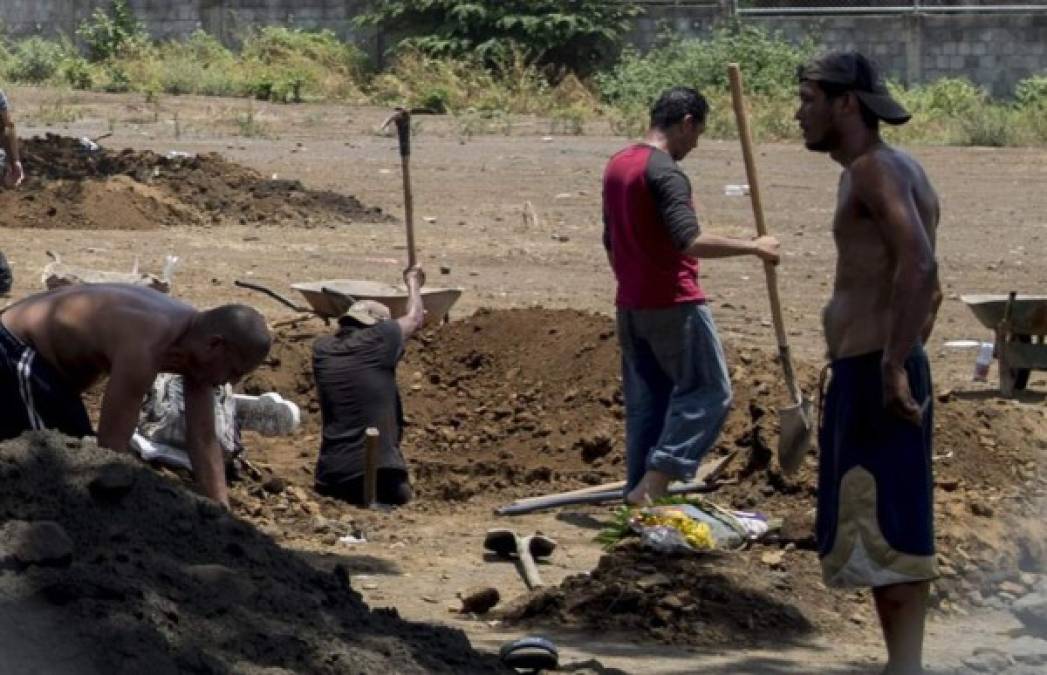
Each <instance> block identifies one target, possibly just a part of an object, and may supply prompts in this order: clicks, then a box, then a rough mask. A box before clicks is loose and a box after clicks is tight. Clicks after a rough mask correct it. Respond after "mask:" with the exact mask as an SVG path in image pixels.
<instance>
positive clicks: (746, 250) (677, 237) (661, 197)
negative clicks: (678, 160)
mask: <svg viewBox="0 0 1047 675" xmlns="http://www.w3.org/2000/svg"><path fill="white" fill-rule="evenodd" d="M649 173H650V174H652V175H649V177H648V179H649V180H650V184H651V194H652V195H653V197H654V202H655V204H656V205H657V207H658V211H659V213H660V214H661V216H662V220H663V221H665V225H666V227H667V228H668V230H669V236H670V238H671V239H672V240H673V243H674V244H675V245H676V247H677V249H678V250H680V251H681V252H682V253H683V254H684V255H689V256H692V257H695V258H731V257H735V256H742V255H754V256H757V257H759V258H761V259H763V260H765V261H767V262H770V263H774V264H777V262H778V260H779V254H778V246H779V245H778V240H777V239H775V238H774V237H759V238H757V239H751V240H750V239H735V238H733V237H724V236H721V235H718V234H712V233H707V232H702V229H701V226H700V225H699V223H698V215H697V214H696V213H695V210H694V205H693V202H692V199H691V185H690V182H689V181H688V180H687V177H686V176H684V174H683V172H682V171H680V170H679V169H676V168H673V169H671V170H670V169H666V168H665V167H663V166H654V167H651V168H650V169H649Z"/></svg>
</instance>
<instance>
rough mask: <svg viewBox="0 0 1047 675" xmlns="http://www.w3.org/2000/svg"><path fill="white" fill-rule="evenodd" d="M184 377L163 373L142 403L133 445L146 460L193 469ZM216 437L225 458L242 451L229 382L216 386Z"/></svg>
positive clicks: (132, 441) (234, 404)
mask: <svg viewBox="0 0 1047 675" xmlns="http://www.w3.org/2000/svg"><path fill="white" fill-rule="evenodd" d="M182 391H183V387H182V376H181V375H173V374H171V373H161V374H160V375H158V376H157V378H156V381H154V382H153V388H152V389H151V390H150V391H149V394H148V396H146V399H145V402H144V403H143V404H142V410H141V412H140V414H139V418H138V430H137V432H136V433H135V434H134V436H133V437H132V439H131V445H132V447H133V448H134V449H135V450H136V451H137V452H138V453H139V454H140V455H141V456H142V459H144V460H146V461H159V462H162V463H164V464H168V465H171V466H176V467H181V468H184V469H192V463H191V462H190V461H189V455H188V452H187V445H186V440H185V439H186V425H185V397H184V395H183V393H182ZM214 422H215V439H216V440H217V441H218V445H219V446H220V447H221V448H222V452H223V454H225V455H226V457H233V456H236V455H237V454H239V452H240V450H241V446H240V439H239V434H238V433H237V429H236V403H235V401H234V399H233V388H232V387H231V386H229V385H228V384H226V385H223V386H221V387H216V388H215V413H214Z"/></svg>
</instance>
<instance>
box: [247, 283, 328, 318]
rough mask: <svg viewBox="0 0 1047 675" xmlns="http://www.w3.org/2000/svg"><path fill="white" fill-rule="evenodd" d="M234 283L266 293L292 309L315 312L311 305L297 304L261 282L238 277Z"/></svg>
mask: <svg viewBox="0 0 1047 675" xmlns="http://www.w3.org/2000/svg"><path fill="white" fill-rule="evenodd" d="M233 285H234V286H239V287H240V288H249V289H251V290H252V291H258V292H259V293H265V294H266V295H268V296H269V297H270V298H272V299H274V300H276V301H277V302H279V303H281V304H283V305H286V306H288V307H290V308H291V309H293V310H294V311H296V312H309V313H313V310H312V309H311V308H309V307H302V306H301V305H297V304H295V303H293V302H291V301H290V300H288V299H287V298H285V297H284V296H282V295H280V294H279V293H277V292H276V291H274V290H270V289H268V288H266V287H265V286H262V285H260V284H252V283H250V282H248V281H240V280H239V279H237V280H235V281H234V282H233Z"/></svg>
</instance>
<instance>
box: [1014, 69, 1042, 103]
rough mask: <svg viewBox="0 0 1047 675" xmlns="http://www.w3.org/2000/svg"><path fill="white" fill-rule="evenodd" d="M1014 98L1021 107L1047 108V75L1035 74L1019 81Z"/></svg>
mask: <svg viewBox="0 0 1047 675" xmlns="http://www.w3.org/2000/svg"><path fill="white" fill-rule="evenodd" d="M1014 98H1015V100H1017V101H1018V105H1019V106H1021V107H1033V108H1041V109H1047V75H1034V76H1032V77H1028V78H1026V79H1024V80H1022V81H1021V82H1019V83H1018V84H1017V86H1015V88H1014Z"/></svg>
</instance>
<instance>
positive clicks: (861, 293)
mask: <svg viewBox="0 0 1047 675" xmlns="http://www.w3.org/2000/svg"><path fill="white" fill-rule="evenodd" d="M799 83H800V91H799V94H800V107H799V109H798V110H797V112H796V119H797V120H798V121H799V123H800V128H801V129H802V130H803V137H804V143H805V145H806V146H807V149H808V150H812V151H815V152H825V153H829V156H830V157H832V158H833V159H834V160H835V161H836V162H838V163H839V164H840V165H841V166H843V169H844V170H843V175H842V176H841V177H840V185H839V191H838V194H837V200H836V214H835V216H834V218H833V237H834V239H835V241H836V248H837V254H838V256H837V264H836V283H835V285H834V287H833V295H832V299H831V300H830V301H829V304H828V306H827V307H826V308H825V313H824V316H823V321H824V327H825V339H826V342H827V343H828V348H829V357H830V359H831V360H832V366H831V367H832V381H831V382H830V384H829V390H828V393H827V395H826V398H825V404H824V405H825V407H824V411H823V414H822V420H823V421H822V428H821V430H820V434H819V436H820V437H819V445H820V446H821V456H820V462H819V484H818V522H817V525H816V529H817V534H818V546H819V556H820V557H821V560H822V571H823V574H824V576H825V581H826V583H827V584H829V585H834V586H864V587H872V589H873V597H874V599H875V602H876V610H877V613H878V614H879V616H880V624H881V626H882V628H883V634H884V639H885V641H886V643H887V653H888V662H887V666H886V668H885V670H884V673H886V674H889V675H914V674H917V673H922V672H923V666H922V651H923V630H924V617H925V613H926V605H927V593H928V589H929V585H930V584H929V582H930V580H931V579H933V578H935V577H936V576H937V570H936V567H935V554H934V523H933V503H932V499H933V498H932V486H933V482H932V478H931V431H932V429H933V422H932V409H931V400H932V390H931V373H930V368H929V366H928V362H927V355H926V353H925V352H924V349H923V343H924V342H925V341H926V340H927V338H928V337H929V336H930V332H931V329H932V328H933V326H934V318H935V315H936V313H937V310H938V305H939V304H940V302H941V291H940V288H939V285H938V273H937V263H936V262H935V257H934V243H935V234H936V230H937V227H938V196H937V195H936V194H935V192H934V188H933V187H931V183H930V181H929V180H928V178H927V175H926V174H925V173H924V171H923V169H922V168H921V167H920V165H919V164H918V163H917V162H916V161H915V160H914V159H913V158H912V157H910V156H909V155H907V154H905V153H903V152H901V151H899V150H897V149H895V148H892V147H890V146H889V145H887V144H886V143H884V141H883V139H882V138H880V132H879V124H880V121H883V122H887V123H888V124H904V123H905V122H907V121H908V120H909V113H907V112H906V111H905V109H904V108H902V106H901V105H899V104H898V103H897V101H895V100H894V99H892V98H891V96H890V94H889V93H888V92H887V88H886V87H885V86H884V83H883V79H882V77H881V76H880V74H879V73H878V72H877V71H876V68H875V67H874V66H873V64H872V63H870V62H869V60H868V59H866V58H865V57H864V56H862V55H861V54H857V53H854V52H849V53H831V54H827V55H825V56H823V57H821V58H819V59H816V60H814V61H812V62H811V63H809V64H807V65H805V66H803V67H802V68H801V69H800V72H799Z"/></svg>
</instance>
